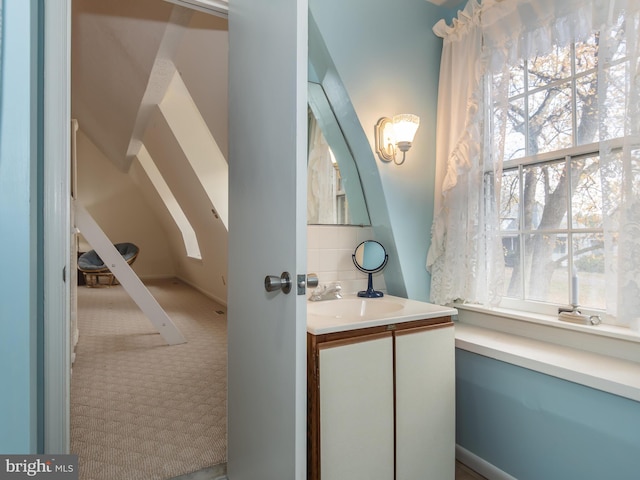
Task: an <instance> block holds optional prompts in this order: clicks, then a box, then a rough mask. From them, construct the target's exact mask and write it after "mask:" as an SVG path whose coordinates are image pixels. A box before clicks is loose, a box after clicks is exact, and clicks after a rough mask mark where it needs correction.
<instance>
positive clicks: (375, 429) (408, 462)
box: [307, 296, 457, 480]
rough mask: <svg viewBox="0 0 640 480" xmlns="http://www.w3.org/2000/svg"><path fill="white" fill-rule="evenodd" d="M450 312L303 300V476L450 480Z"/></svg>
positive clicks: (393, 301)
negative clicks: (305, 451)
mask: <svg viewBox="0 0 640 480" xmlns="http://www.w3.org/2000/svg"><path fill="white" fill-rule="evenodd" d="M455 314H457V311H456V310H455V309H453V308H447V307H441V306H438V305H432V304H428V303H424V302H416V301H412V300H407V299H403V298H399V297H392V296H385V297H383V298H366V299H365V298H358V297H355V296H353V297H349V296H347V297H345V298H343V299H340V300H330V301H324V302H309V304H308V313H307V393H308V399H307V409H308V417H307V436H308V443H307V446H308V456H307V461H308V466H307V468H308V476H307V478H308V479H311V480H318V479H322V480H339V479H347V478H349V479H351V478H353V479H356V478H366V479H368V480H376V479H380V480H389V479H396V480H418V479H425V478H434V479H442V480H445V479H453V478H454V468H455V460H454V457H455V450H454V449H455V438H454V435H455V432H454V430H455V397H454V393H455V372H454V327H453V323H452V321H451V316H452V315H455Z"/></svg>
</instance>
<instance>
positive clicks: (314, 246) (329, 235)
mask: <svg viewBox="0 0 640 480" xmlns="http://www.w3.org/2000/svg"><path fill="white" fill-rule="evenodd" d="M365 240H375V237H374V235H373V229H372V228H371V227H353V226H333V225H309V226H308V227H307V270H308V271H309V273H316V274H317V275H318V280H319V282H320V285H323V284H326V283H331V282H336V281H337V282H340V285H341V286H342V291H343V292H345V293H355V292H358V291H360V290H366V289H367V280H368V276H367V275H365V274H364V273H362V272H360V271H359V270H358V269H357V268H356V267H355V265H354V264H353V260H352V259H351V255H352V254H353V252H354V250H355V249H356V247H357V246H358V245H359V244H360V243H361V242H364V241H365ZM383 273H384V272H382V273H378V274H375V275H374V276H373V288H375V289H376V290H383V291H386V286H385V282H384V276H383Z"/></svg>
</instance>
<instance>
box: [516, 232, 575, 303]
mask: <svg viewBox="0 0 640 480" xmlns="http://www.w3.org/2000/svg"><path fill="white" fill-rule="evenodd" d="M525 262H526V265H527V271H526V272H525V291H526V299H527V300H536V301H540V302H550V303H560V304H563V303H567V301H568V299H569V278H568V276H567V236H566V235H565V234H545V233H536V234H533V235H529V236H528V238H527V242H526V244H525Z"/></svg>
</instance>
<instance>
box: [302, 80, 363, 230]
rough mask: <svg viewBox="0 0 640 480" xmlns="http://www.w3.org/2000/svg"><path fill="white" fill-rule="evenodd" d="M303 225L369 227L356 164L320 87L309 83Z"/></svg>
mask: <svg viewBox="0 0 640 480" xmlns="http://www.w3.org/2000/svg"><path fill="white" fill-rule="evenodd" d="M308 95H309V96H308V98H309V130H308V131H309V145H308V157H307V223H308V224H310V225H370V224H371V222H370V220H369V213H368V211H367V204H366V201H365V197H364V193H363V190H362V183H361V182H360V175H359V173H358V169H357V167H356V162H355V160H354V158H353V155H352V153H351V149H350V148H349V144H348V143H347V141H346V139H345V137H344V135H343V133H342V130H341V128H340V124H339V123H338V120H337V119H336V116H335V113H334V112H333V109H332V108H331V104H330V103H329V100H328V99H327V96H326V95H325V92H324V89H323V88H322V85H320V84H318V83H314V82H309V92H308Z"/></svg>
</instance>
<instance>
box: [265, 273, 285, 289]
mask: <svg viewBox="0 0 640 480" xmlns="http://www.w3.org/2000/svg"><path fill="white" fill-rule="evenodd" d="M264 288H265V290H266V291H267V292H275V291H276V290H282V291H283V292H284V293H289V292H290V291H291V276H290V275H289V272H282V275H280V276H279V277H276V276H275V275H267V276H266V277H264Z"/></svg>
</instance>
